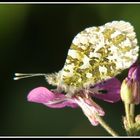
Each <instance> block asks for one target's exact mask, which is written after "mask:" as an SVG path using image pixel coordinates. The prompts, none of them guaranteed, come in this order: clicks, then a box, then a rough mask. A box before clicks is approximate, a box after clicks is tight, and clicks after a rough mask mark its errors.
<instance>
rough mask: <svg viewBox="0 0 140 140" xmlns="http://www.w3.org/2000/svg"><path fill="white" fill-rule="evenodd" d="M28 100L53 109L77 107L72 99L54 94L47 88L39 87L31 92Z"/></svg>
mask: <svg viewBox="0 0 140 140" xmlns="http://www.w3.org/2000/svg"><path fill="white" fill-rule="evenodd" d="M27 100H28V101H29V102H35V103H41V104H44V105H46V106H48V107H51V108H63V107H65V106H69V107H72V108H75V107H77V104H76V103H75V102H74V101H73V100H72V99H69V98H67V97H66V96H65V95H64V94H61V93H54V92H52V91H50V90H48V89H47V88H45V87H38V88H35V89H33V90H32V91H30V92H29V94H28V96H27Z"/></svg>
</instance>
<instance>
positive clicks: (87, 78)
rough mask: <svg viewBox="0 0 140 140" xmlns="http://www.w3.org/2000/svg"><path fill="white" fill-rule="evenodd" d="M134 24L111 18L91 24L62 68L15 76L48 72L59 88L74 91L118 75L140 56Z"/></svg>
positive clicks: (53, 83)
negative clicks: (102, 23) (139, 54)
mask: <svg viewBox="0 0 140 140" xmlns="http://www.w3.org/2000/svg"><path fill="white" fill-rule="evenodd" d="M138 51H139V46H138V45H137V38H136V33H135V32H134V27H133V26H132V25H131V24H130V23H129V22H125V21H122V20H121V21H112V22H108V23H106V24H104V25H101V26H93V27H88V28H86V29H84V30H82V31H81V32H79V33H78V34H77V35H76V36H75V37H74V39H73V41H72V43H71V45H70V48H69V50H68V53H67V57H66V61H65V63H64V66H63V68H62V69H61V70H60V71H58V72H56V73H51V74H21V73H16V74H15V75H16V76H17V77H15V80H17V79H20V78H26V77H32V76H39V75H43V76H45V79H46V80H47V82H48V83H49V84H51V85H53V86H56V87H57V90H60V91H64V92H67V93H69V94H71V95H72V94H73V93H75V92H78V91H80V90H82V89H88V88H90V87H91V86H93V85H95V84H96V83H100V82H102V81H105V80H107V79H109V78H112V77H115V76H116V75H118V74H119V73H121V72H122V71H123V70H125V69H127V68H129V67H130V66H131V65H132V64H133V63H134V62H135V61H136V60H137V58H138Z"/></svg>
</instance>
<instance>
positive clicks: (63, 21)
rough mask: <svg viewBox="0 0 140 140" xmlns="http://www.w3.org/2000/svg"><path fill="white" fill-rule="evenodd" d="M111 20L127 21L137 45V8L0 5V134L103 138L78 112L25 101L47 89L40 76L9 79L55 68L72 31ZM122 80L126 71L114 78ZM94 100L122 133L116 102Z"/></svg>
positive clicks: (139, 23) (120, 107) (139, 12)
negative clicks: (35, 90)
mask: <svg viewBox="0 0 140 140" xmlns="http://www.w3.org/2000/svg"><path fill="white" fill-rule="evenodd" d="M113 20H125V21H129V22H130V23H131V24H132V25H133V26H134V27H135V31H136V34H137V38H138V40H139V41H140V5H132V4H120V5H119V4H87V5H86V4H81V5H80V4H75V5H74V4H67V5H64V4H63V5H62V4H54V5H51V4H17V5H14V4H11V5H10V4H9V5H8V4H7V5H4V4H1V5H0V80H1V81H0V85H1V88H0V89H1V91H0V110H1V111H0V112H1V113H0V135H1V136H29V135H30V136H37V135H38V136H109V134H108V133H107V132H106V131H105V130H104V129H103V128H102V127H100V126H96V127H93V126H92V125H91V124H90V122H89V121H88V119H87V118H86V117H85V116H84V114H83V112H82V111H81V109H80V108H78V109H72V108H63V109H50V108H47V107H45V106H43V105H41V104H35V103H29V102H27V94H28V92H29V91H30V90H32V89H33V88H35V87H38V86H47V87H49V86H48V85H47V83H46V82H45V80H44V79H43V78H42V77H34V78H29V79H23V80H20V81H14V80H13V77H14V73H15V72H22V73H31V72H32V73H37V72H42V73H44V72H45V73H51V72H55V71H58V70H60V69H61V68H62V67H63V64H64V62H65V59H66V56H67V51H68V49H69V46H70V44H71V41H72V40H73V38H74V36H75V35H76V34H77V33H78V32H80V31H82V30H83V29H85V28H87V27H90V26H98V25H103V24H105V23H106V22H110V21H113ZM125 76H126V72H125V73H124V74H123V75H121V76H120V77H121V79H123V78H124V77H125ZM95 100H96V102H97V103H98V104H100V106H102V107H103V108H104V110H105V112H106V116H105V117H104V119H105V120H106V121H107V122H108V123H109V124H110V126H111V127H113V128H114V129H115V130H116V131H117V132H118V133H119V134H120V135H125V132H124V129H123V125H122V115H124V107H123V104H122V102H121V101H120V102H118V103H116V104H110V103H106V102H103V101H101V100H97V99H95ZM138 107H139V106H137V108H136V109H137V112H136V113H139V112H138Z"/></svg>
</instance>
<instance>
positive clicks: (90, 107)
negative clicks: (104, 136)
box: [75, 97, 105, 126]
mask: <svg viewBox="0 0 140 140" xmlns="http://www.w3.org/2000/svg"><path fill="white" fill-rule="evenodd" d="M75 101H76V102H77V104H78V105H79V106H80V107H81V109H82V110H83V112H84V114H85V115H86V116H87V118H88V120H89V121H90V122H91V124H92V125H93V126H97V125H98V124H99V122H98V119H97V118H96V116H95V114H97V115H99V116H104V115H105V112H104V111H103V109H102V108H101V107H100V106H99V105H97V104H96V103H95V102H93V100H92V99H91V98H90V97H88V98H86V97H84V98H83V97H82V98H81V97H77V98H75Z"/></svg>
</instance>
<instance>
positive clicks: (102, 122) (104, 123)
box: [95, 114, 119, 136]
mask: <svg viewBox="0 0 140 140" xmlns="http://www.w3.org/2000/svg"><path fill="white" fill-rule="evenodd" d="M95 116H96V119H98V122H99V123H100V125H101V126H102V127H103V128H104V129H105V130H106V131H107V132H108V133H109V134H111V135H112V136H119V135H118V134H117V133H116V132H115V131H114V130H113V129H112V128H111V127H110V126H109V125H108V124H107V123H106V122H105V121H104V120H103V119H102V118H101V117H100V116H98V115H97V114H95Z"/></svg>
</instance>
